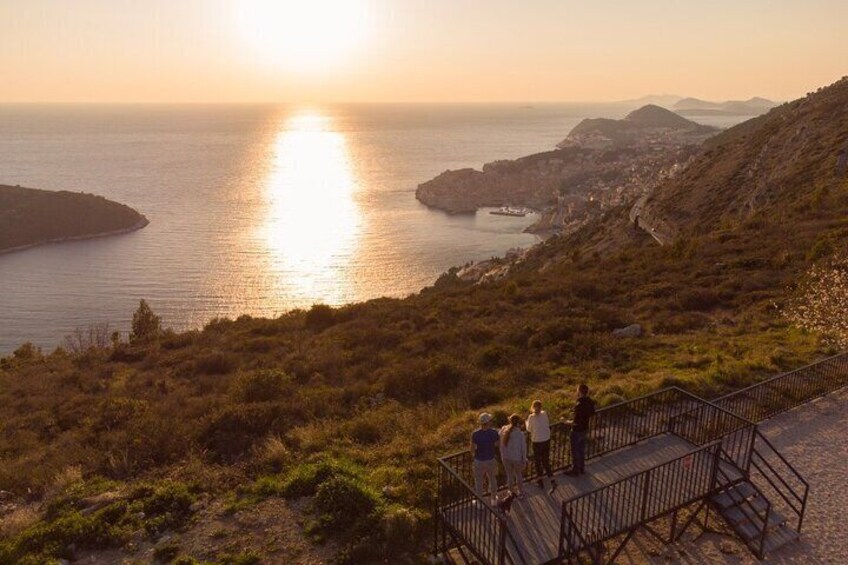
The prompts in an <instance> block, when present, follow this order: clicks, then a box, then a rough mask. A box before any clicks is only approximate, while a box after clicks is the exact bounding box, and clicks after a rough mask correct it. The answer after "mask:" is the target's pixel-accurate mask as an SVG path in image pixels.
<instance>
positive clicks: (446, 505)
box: [436, 459, 525, 565]
mask: <svg viewBox="0 0 848 565" xmlns="http://www.w3.org/2000/svg"><path fill="white" fill-rule="evenodd" d="M468 471H470V469H469V470H468ZM438 480H439V484H438V487H437V488H438V500H437V506H436V513H437V520H436V549H437V551H438V552H440V553H443V552H446V551H448V550H449V549H450V548H451V547H453V546H455V545H457V544H456V543H453V541H452V539H453V538H458V539H460V540H462V544H463V545H464V546H465V547H466V548H467V549H468V550H469V551H471V553H473V554H474V556H475V557H476V558H477V559H479V560H480V561H481V562H482V563H490V564H496V565H506V564H510V565H523V564H524V563H525V561H524V559H523V557H522V556H521V555H520V553H519V552H518V551H517V547H518V546H517V545H516V543H515V540H514V539H513V537H512V533H511V532H510V531H509V527H508V526H507V523H506V518H505V516H504V515H503V514H502V513H500V512H498V511H497V510H495V509H494V508H493V507H492V505H491V504H490V503H489V501H487V500H485V499H484V498H481V497H479V496H477V494H476V492H475V491H474V489H473V488H472V487H471V485H470V483H469V482H468V481H467V480H465V479H464V478H463V477H462V476H460V475H459V474H458V473H457V472H456V471H455V470H454V469H452V468H451V467H450V465H449V463H447V462H445V461H444V460H441V459H440V460H439V477H438ZM511 548H512V549H513V551H509V550H510V549H511Z"/></svg>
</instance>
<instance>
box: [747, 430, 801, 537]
mask: <svg viewBox="0 0 848 565" xmlns="http://www.w3.org/2000/svg"><path fill="white" fill-rule="evenodd" d="M748 479H749V481H750V482H751V483H752V484H754V485H755V486H757V488H758V489H759V490H766V488H765V487H766V485H768V487H769V489H768V490H769V491H770V492H774V493H776V494H777V495H778V497H777V498H776V499H775V500H776V501H777V503H778V505H779V506H781V507H782V508H783V509H785V510H788V511H789V512H791V513H792V514H793V515H794V517H795V518H794V522H795V523H794V526H795V530H796V531H797V532H798V533H801V525H802V524H803V523H804V513H805V512H806V509H807V495H808V494H809V492H810V485H809V483H807V481H806V480H805V479H804V477H802V476H801V473H799V472H798V471H797V470H796V469H795V467H793V466H792V465H791V464H790V463H789V461H787V460H786V458H785V457H784V456H783V455H781V453H780V452H779V451H778V450H777V449H776V448H775V447H774V446H773V445H772V444H771V442H770V441H769V440H768V439H767V438H766V437H765V436H764V435H763V434H761V433H760V431H759V430H757V432H756V436H755V439H754V447H753V449H752V450H751V465H750V467H749V469H748Z"/></svg>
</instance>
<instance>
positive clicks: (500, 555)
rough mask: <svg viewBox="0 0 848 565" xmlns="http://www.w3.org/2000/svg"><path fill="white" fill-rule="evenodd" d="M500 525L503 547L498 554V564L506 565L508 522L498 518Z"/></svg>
mask: <svg viewBox="0 0 848 565" xmlns="http://www.w3.org/2000/svg"><path fill="white" fill-rule="evenodd" d="M498 523H499V524H500V526H501V532H500V536H501V541H500V544H501V547H500V552H499V553H498V563H499V564H500V565H504V563H506V520H504V519H503V518H498Z"/></svg>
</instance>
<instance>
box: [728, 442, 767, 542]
mask: <svg viewBox="0 0 848 565" xmlns="http://www.w3.org/2000/svg"><path fill="white" fill-rule="evenodd" d="M720 453H721V456H722V461H723V462H724V463H726V464H727V465H730V466H731V467H733V468H734V469H735V470H736V471H737V472H738V473H739V474H740V476H742V477H745V474H746V473H745V471H744V470H743V469H741V468H740V467H739V466H738V465H737V464H736V462H735V461H734V460H733V459H732V458H731V457H730V456H729V455H728V454H727V453H726V452H725V451H724V449H722V450H721V451H720ZM719 476H720V477H721V478H723V479H724V480H723V481H722V480H721V479H720V478H719ZM716 480H717V481H718V485H717V486H720V485H725V486H727V487H728V488H727V489H726V490H725V493H726V494H727V495H728V496H729V497H730V498H731V499H733V501H734V502H736V507H737V508H739V511H740V512H742V514H744V516H745V517H746V518H747V519H748V520H749V521H750V522H751V524H752V525H753V526H755V527H756V526H757V520H761V523H762V531H761V532H759V539H758V540H757V550H756V552H755V553H756V555H757V558H759V559H763V558H764V557H765V551H766V534H767V533H768V524H769V519H771V513H772V508H771V506H772V505H771V501H770V500H769V499H768V498H767V497H766V496H765V495H764V494H763V493H762V491H761V490H760V489H759V488H757V485H755V484H753V483H750V482H749V483H748V484H749V485H751V488H753V489H754V492H755V493H756V494H757V495H758V496H759V497H760V498H761V499H762V500H763V502H764V503H765V511H764V512H763V513H762V514H760V512H758V511H757V508H756V507H755V506H754V504H753V503H752V502H751V501H750V500H749V499H747V498H745V497H744V496H742V495H737V494H736V493H735V491H734V490H733V488H732V486H733V485H734V484H737V483H739V482H740V480H739V479H733V478H731V477H730V475H728V474H727V473H726V472H725V470H724V469H722V468H721V465H719V466H718V473H717V477H716ZM752 541H753V540H752ZM746 544H747V540H746Z"/></svg>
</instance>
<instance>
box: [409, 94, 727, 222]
mask: <svg viewBox="0 0 848 565" xmlns="http://www.w3.org/2000/svg"><path fill="white" fill-rule="evenodd" d="M718 131H719V130H718V129H716V128H713V127H710V126H704V125H701V124H698V123H696V122H693V121H691V120H688V119H686V118H684V117H682V116H679V115H677V114H675V113H674V112H671V111H669V110H666V109H664V108H661V107H659V106H655V105H647V106H643V107H642V108H639V109H638V110H635V111H633V112H631V113H630V114H628V115H627V116H626V117H625V118H624V119H621V120H613V119H606V118H594V119H586V120H583V121H581V122H580V123H579V124H577V126H576V127H575V128H574V129H573V130H572V131H571V132H570V133H569V135H568V137H567V138H566V139H564V140H563V141H562V142H560V143H559V144H558V145H557V149H555V150H553V151H547V152H544V153H537V154H534V155H529V156H526V157H522V158H519V159H515V160H502V161H494V162H492V163H487V164H485V165H484V166H483V169H482V171H478V170H475V169H460V170H455V171H446V172H444V173H442V174H440V175H439V176H437V177H436V178H434V179H432V180H430V181H427V182H425V183H423V184H421V185H419V186H418V189H417V191H416V193H415V195H416V198H418V200H420V201H421V202H423V203H424V204H426V205H427V206H430V207H432V208H437V209H440V210H444V211H446V212H448V213H451V214H459V213H473V212H475V211H476V210H477V209H478V208H482V207H489V206H526V207H530V208H534V209H536V210H539V211H541V217H540V219H539V221H538V222H536V223H535V224H534V225H533V226H530V227H529V228H528V231H530V232H533V233H539V234H550V233H561V232H571V231H574V230H575V229H577V228H579V227H580V226H582V225H584V224H585V223H586V221H588V220H589V219H590V218H592V217H595V216H596V215H597V214H598V213H600V212H601V211H603V210H606V209H608V208H609V207H611V206H616V205H620V204H623V203H626V202H630V201H633V200H635V199H636V198H638V197H640V196H642V195H644V194H647V193H648V192H650V190H651V189H652V188H653V187H654V186H656V185H657V184H658V183H659V182H661V181H663V180H665V179H666V178H669V177H671V176H673V175H675V174H676V173H677V172H678V171H679V170H680V169H681V168H682V167H683V166H685V164H686V163H688V162H689V160H691V159H692V158H694V156H695V155H696V154H697V153H698V151H699V147H700V145H701V144H702V143H703V142H704V140H706V139H708V138H709V137H712V136H713V135H715V134H716V133H718Z"/></svg>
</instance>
